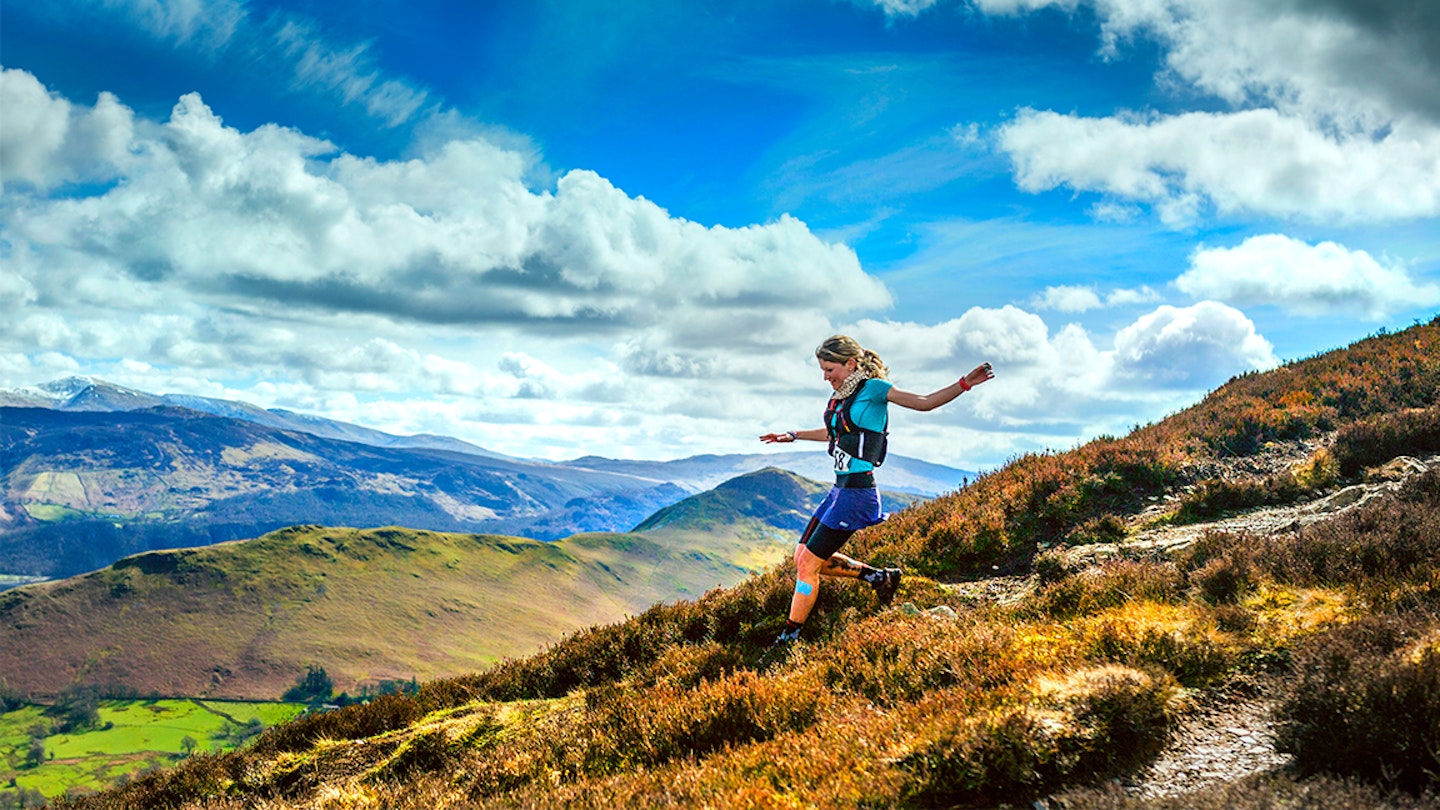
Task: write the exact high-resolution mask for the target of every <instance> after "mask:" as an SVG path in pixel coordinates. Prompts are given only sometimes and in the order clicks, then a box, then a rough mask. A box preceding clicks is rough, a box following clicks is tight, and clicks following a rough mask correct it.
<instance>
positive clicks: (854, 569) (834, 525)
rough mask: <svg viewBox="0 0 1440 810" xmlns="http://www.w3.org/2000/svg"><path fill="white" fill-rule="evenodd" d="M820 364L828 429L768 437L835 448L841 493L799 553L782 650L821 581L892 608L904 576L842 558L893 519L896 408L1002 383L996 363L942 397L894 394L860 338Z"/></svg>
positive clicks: (823, 347) (824, 351) (918, 406)
mask: <svg viewBox="0 0 1440 810" xmlns="http://www.w3.org/2000/svg"><path fill="white" fill-rule="evenodd" d="M815 358H816V359H817V360H819V361H820V371H821V372H822V373H823V374H824V375H825V381H826V382H828V383H830V387H831V388H833V389H834V393H832V394H831V395H830V402H829V404H828V405H827V407H826V408H825V427H823V428H812V429H810V430H791V431H786V432H785V433H766V434H765V435H764V436H761V437H760V441H762V442H765V443H766V444H773V443H776V442H781V443H784V442H794V441H799V440H801V439H805V440H808V441H817V442H828V443H829V447H830V455H831V456H832V457H833V458H834V459H835V486H834V488H832V489H831V490H830V494H829V495H827V496H826V497H825V501H824V502H823V503H821V504H820V508H819V509H817V510H815V516H814V517H812V518H810V524H809V525H808V526H806V527H805V531H804V533H802V534H801V535H800V543H799V545H797V546H796V547H795V595H794V596H793V597H791V599H790V617H789V619H788V620H786V622H785V630H784V631H783V632H781V633H780V636H779V637H778V638H776V639H775V643H776V644H786V643H789V642H792V641H795V640H796V639H798V638H799V637H800V628H802V627H804V626H805V619H806V618H807V617H809V615H810V610H811V608H813V607H814V606H815V599H816V598H817V596H818V592H819V588H820V578H821V577H837V578H845V579H860V580H863V581H864V582H866V583H868V584H869V585H870V587H872V588H874V589H875V594H876V596H878V597H879V599H880V604H882V605H887V604H889V603H890V600H891V599H892V598H893V597H894V596H895V591H896V590H897V589H898V588H899V587H900V569H898V568H872V567H871V566H869V565H866V564H865V563H862V562H857V561H856V560H853V559H851V558H849V557H847V556H845V555H844V554H841V553H840V547H841V546H843V545H845V541H847V540H849V539H850V535H852V534H854V533H855V532H857V531H859V530H861V529H863V528H865V527H866V526H873V525H875V524H876V523H879V522H880V521H882V520H884V519H885V516H884V515H883V514H881V512H880V493H879V491H878V490H876V488H875V473H874V470H875V468H876V467H878V466H880V464H882V463H883V462H884V460H885V449H886V448H885V444H886V428H887V427H888V424H889V415H888V410H887V408H888V405H889V403H892V402H893V403H895V404H896V405H899V406H900V407H902V408H910V409H911V410H916V411H932V410H934V409H936V408H938V407H940V406H941V405H944V404H946V403H947V402H950V401H951V400H953V399H955V398H956V397H958V396H960V395H961V394H963V393H965V392H966V391H969V390H970V389H971V388H974V387H975V386H977V385H979V384H981V383H983V382H985V381H986V380H989V379H991V378H993V377H994V376H995V372H994V371H992V370H991V368H990V364H989V363H982V364H980V365H979V366H976V367H975V369H974V370H973V371H971V372H970V373H969V374H966V375H965V376H964V377H961V378H960V379H959V380H956V381H955V382H953V383H951V384H950V385H947V386H945V387H944V388H941V389H940V390H939V391H936V392H934V393H933V394H928V395H920V394H912V393H910V392H909V391H902V390H900V389H899V388H896V387H894V386H893V385H892V384H891V383H890V381H889V380H887V379H886V375H887V373H888V372H889V369H887V368H886V367H885V363H883V362H882V361H881V360H880V356H879V355H877V354H876V353H875V352H872V351H870V350H869V349H866V348H864V347H862V346H861V345H860V344H859V343H857V342H856V341H855V340H854V339H853V338H850V337H846V336H844V335H836V336H834V337H832V338H830V339H828V340H826V341H825V342H824V343H822V344H820V348H818V349H816V350H815Z"/></svg>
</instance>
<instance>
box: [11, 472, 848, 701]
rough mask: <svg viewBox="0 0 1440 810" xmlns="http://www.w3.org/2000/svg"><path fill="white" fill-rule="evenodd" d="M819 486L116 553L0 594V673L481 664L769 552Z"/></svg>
mask: <svg viewBox="0 0 1440 810" xmlns="http://www.w3.org/2000/svg"><path fill="white" fill-rule="evenodd" d="M824 492H825V487H824V486H823V485H821V484H818V483H816V482H813V481H809V480H807V479H804V478H801V477H799V476H797V475H794V474H793V473H789V472H785V471H782V470H778V469H773V468H771V469H766V470H761V471H759V472H756V473H751V474H749V475H746V476H742V477H741V478H738V479H735V480H733V481H730V482H725V483H722V484H721V486H719V487H716V488H715V489H714V490H711V491H708V492H704V493H701V494H698V495H693V496H690V497H689V498H686V499H684V500H682V501H680V502H678V503H676V504H673V505H671V506H670V507H668V508H667V509H665V510H662V511H661V512H660V513H659V514H657V515H656V516H655V517H654V518H652V519H651V520H649V521H647V522H646V526H645V527H642V528H641V529H640V530H637V531H636V532H633V533H622V534H616V533H595V534H582V535H577V536H574V537H570V538H567V539H565V540H561V541H557V542H551V543H543V542H539V541H535V540H527V539H522V538H514V537H499V536H494V535H471V534H452V533H437V532H423V531H414V530H410V529H398V528H393V527H391V528H381V529H369V530H358V529H333V528H325V527H321V526H295V527H290V528H287V529H284V530H281V531H277V532H274V533H271V534H267V535H265V536H263V537H260V538H258V539H254V540H247V541H243V542H237V543H224V544H221V545H216V546H211V547H208V548H199V549H183V550H172V551H154V552H149V553H145V554H139V555H136V556H132V557H126V558H125V559H122V560H120V561H118V562H116V563H115V564H114V565H112V566H110V567H108V568H105V569H103V570H100V571H95V572H93V573H89V574H84V575H81V576H77V577H73V578H70V579H66V580H63V581H60V582H47V583H41V584H36V585H30V586H27V587H23V588H16V589H14V590H11V591H7V592H5V593H0V683H5V684H7V685H8V686H9V688H11V689H13V690H15V691H17V692H19V693H21V694H26V695H31V696H33V697H37V698H39V697H44V696H51V695H54V694H55V693H56V692H58V691H59V690H60V689H62V688H64V687H65V686H68V685H72V684H76V683H84V684H96V685H99V686H102V687H106V688H110V689H118V690H123V691H127V692H128V691H135V692H139V693H141V694H161V695H174V696H207V697H229V698H258V699H273V698H276V697H278V696H279V695H280V694H281V693H282V692H284V691H285V689H286V688H287V687H289V686H290V685H292V684H293V683H294V681H295V679H296V677H297V676H298V675H299V674H301V673H303V672H304V671H305V668H306V667H307V666H310V665H319V666H322V667H324V668H325V669H326V671H327V673H328V674H329V675H330V676H331V677H332V678H333V679H334V680H335V683H336V685H337V688H339V689H345V690H350V691H352V692H353V691H355V690H356V689H357V688H358V687H360V686H363V685H365V684H374V683H376V682H378V681H381V680H387V679H388V680H393V679H409V678H412V677H418V678H419V679H421V680H428V679H431V678H436V677H443V676H447V675H458V674H461V673H465V672H470V671H473V670H475V669H478V668H483V667H485V666H488V665H490V664H493V663H495V662H496V661H499V660H500V659H502V658H514V657H519V656H523V655H527V654H530V653H533V652H535V651H537V650H539V649H540V648H541V647H543V646H545V645H546V644H550V643H554V642H557V641H559V640H560V639H561V638H563V637H564V636H565V635H567V634H569V633H571V632H574V631H576V630H579V629H581V628H583V627H587V626H590V625H593V624H608V623H610V622H615V621H619V620H621V619H623V618H625V617H626V616H627V615H637V614H639V613H641V612H643V611H644V610H646V609H647V608H649V607H650V606H651V605H653V604H655V603H657V602H670V601H675V600H677V599H693V598H696V597H698V596H700V595H701V594H703V593H704V592H706V591H708V590H710V589H712V588H715V587H722V586H730V585H734V584H735V583H737V582H739V581H740V580H741V579H743V578H745V577H746V576H749V575H750V574H751V573H753V572H755V571H759V570H762V569H765V568H769V567H771V566H774V565H776V564H777V563H780V562H782V561H783V560H784V559H785V558H786V557H787V555H788V554H789V551H790V549H791V548H792V545H791V544H792V543H793V542H794V539H795V529H797V528H798V527H799V525H802V524H803V523H804V520H805V517H806V516H808V514H809V512H810V511H811V510H812V509H814V507H815V505H816V504H817V503H818V502H819V500H820V498H821V497H822V496H823V494H824Z"/></svg>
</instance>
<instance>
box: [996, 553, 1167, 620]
mask: <svg viewBox="0 0 1440 810" xmlns="http://www.w3.org/2000/svg"><path fill="white" fill-rule="evenodd" d="M1184 586H1185V580H1184V577H1183V576H1182V575H1181V573H1180V571H1179V569H1178V568H1176V567H1175V565H1174V564H1173V563H1169V562H1163V563H1157V562H1137V561H1134V560H1123V559H1117V560H1109V561H1107V562H1105V563H1104V564H1102V565H1101V566H1099V567H1098V568H1091V569H1089V570H1086V571H1082V572H1080V573H1079V574H1076V575H1074V576H1071V577H1067V578H1065V579H1063V580H1060V581H1059V582H1054V583H1051V584H1049V585H1046V586H1044V587H1043V588H1041V590H1040V591H1039V592H1038V593H1037V594H1036V595H1035V596H1033V597H1031V598H1030V599H1029V600H1028V601H1027V603H1026V606H1025V607H1026V609H1027V611H1029V612H1034V613H1038V614H1039V615H1044V616H1051V617H1055V618H1064V617H1071V616H1083V615H1087V614H1091V613H1096V612H1099V611H1102V610H1105V609H1107V608H1112V607H1117V606H1119V605H1123V604H1125V603H1126V602H1129V601H1131V600H1148V601H1155V602H1173V601H1176V600H1179V599H1180V598H1181V596H1182V595H1183V593H1184Z"/></svg>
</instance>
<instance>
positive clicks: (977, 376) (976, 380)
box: [960, 363, 995, 390]
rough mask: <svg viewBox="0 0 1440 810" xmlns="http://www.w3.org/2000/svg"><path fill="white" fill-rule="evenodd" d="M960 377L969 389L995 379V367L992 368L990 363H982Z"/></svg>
mask: <svg viewBox="0 0 1440 810" xmlns="http://www.w3.org/2000/svg"><path fill="white" fill-rule="evenodd" d="M960 379H961V381H962V382H964V384H965V388H966V389H967V390H968V389H970V388H974V387H975V386H977V385H979V384H980V383H983V382H987V381H989V380H993V379H995V369H993V368H991V367H990V364H989V363H981V364H980V365H978V366H976V367H975V368H974V369H973V370H971V372H970V373H969V374H966V375H965V376H964V377H961V378H960Z"/></svg>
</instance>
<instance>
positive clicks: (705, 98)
mask: <svg viewBox="0 0 1440 810" xmlns="http://www.w3.org/2000/svg"><path fill="white" fill-rule="evenodd" d="M1257 6H1259V7H1257ZM1437 34H1440V11H1437V10H1436V8H1435V6H1434V4H1432V3H1427V2H1426V1H1425V0H1363V1H1362V0H1283V2H1274V3H1265V4H1255V3H1253V2H1244V1H1243V0H1172V1H1171V2H1167V3H1155V2H1149V1H1148V0H967V1H965V2H960V1H955V2H951V1H950V0H873V2H872V1H868V0H830V1H828V2H826V1H822V0H815V1H814V2H755V3H745V2H668V3H663V4H661V3H642V2H633V3H613V2H548V3H514V4H500V3H479V2H451V3H443V2H423V1H422V2H415V1H414V0H407V2H403V3H402V2H399V1H398V0H359V1H358V2H352V3H347V4H335V3H318V2H304V3H274V2H244V0H103V1H98V2H85V1H84V0H46V2H40V1H39V0H8V1H7V2H6V3H5V4H4V6H3V7H0V64H3V67H4V74H3V83H0V114H3V115H0V182H3V202H0V316H3V317H0V386H7V387H13V386H23V385H30V384H35V383H40V382H44V381H46V380H50V379H55V378H58V377H63V376H68V375H71V374H83V375H91V376H96V377H101V378H104V379H107V380H111V381H114V382H117V383H120V384H124V385H129V386H132V387H136V388H141V389H144V390H148V391H153V392H156V393H190V394H200V395H207V396H220V397H229V398H236V399H244V400H247V401H251V402H255V403H257V404H260V405H264V406H267V407H287V408H292V409H296V410H302V411H307V412H313V413H319V414H323V415H327V416H332V417H335V418H340V419H345V420H348V421H353V422H358V423H361V424H365V425H369V426H373V427H377V428H380V429H385V430H390V431H393V432H398V433H415V432H431V433H443V434H448V435H454V436H459V437H461V438H465V439H468V440H470V441H474V442H477V443H479V444H482V445H484V446H486V447H490V448H492V449H495V450H498V451H501V452H506V453H511V454H514V455H520V456H533V457H541V458H551V459H562V458H573V457H576V456H580V455H587V454H600V455H608V456H617V457H637V458H675V457H681V456H686V455H692V454H696V453H703V452H738V451H749V450H754V449H758V444H757V443H756V441H755V436H756V435H758V434H759V433H762V432H766V431H769V430H775V429H787V428H796V427H804V426H807V425H811V424H814V423H816V421H817V419H818V411H819V410H820V409H821V407H822V406H823V399H824V395H825V390H826V389H825V388H824V385H823V382H822V381H821V379H820V375H819V373H818V370H817V369H816V368H815V365H814V361H813V358H812V354H811V352H812V351H813V348H814V346H815V345H816V344H818V343H819V342H820V341H821V340H822V339H823V338H824V337H826V336H828V335H829V334H831V333H834V332H845V333H849V334H853V335H855V336H856V337H857V338H859V339H860V340H861V341H862V342H863V343H865V344H866V345H868V346H870V347H872V348H874V349H876V350H877V351H879V352H880V353H881V355H882V356H883V357H884V358H885V359H886V361H887V362H888V363H889V364H890V366H891V377H892V379H894V380H895V382H896V384H897V385H899V386H900V387H902V388H907V389H911V390H916V391H920V392H927V391H929V390H932V389H934V388H937V387H940V386H943V385H945V384H947V383H949V382H950V381H953V379H954V378H955V377H957V376H959V375H960V374H962V373H964V372H965V371H967V370H968V369H969V368H971V367H973V366H974V365H975V364H977V363H979V362H981V361H984V360H989V361H990V362H992V363H994V365H995V367H996V370H997V379H996V380H995V382H994V383H992V384H989V385H987V386H985V387H983V388H981V389H979V390H977V391H975V392H973V393H972V394H969V395H967V396H966V397H963V398H962V399H961V400H960V401H958V402H956V403H955V404H954V405H952V406H949V407H947V408H946V409H944V410H942V411H938V412H934V413H930V414H911V415H904V414H902V415H899V416H897V418H896V419H895V420H894V423H893V426H892V431H893V432H894V434H895V441H896V444H895V447H896V452H900V453H903V454H906V455H913V456H919V457H922V458H927V459H931V460H934V461H939V462H943V463H949V464H953V465H956V466H961V467H966V468H980V467H987V466H992V465H996V464H999V463H1002V462H1003V461H1004V460H1005V459H1007V458H1009V457H1012V456H1014V455H1015V454H1017V453H1023V452H1027V451H1031V450H1037V449H1042V448H1057V449H1063V448H1067V447H1070V446H1073V445H1074V444H1076V443H1077V442H1081V441H1084V440H1086V439H1089V438H1092V437H1093V436H1095V435H1098V434H1101V433H1120V432H1124V431H1125V430H1128V429H1129V428H1130V427H1131V426H1133V425H1136V424H1143V423H1145V422H1149V421H1153V420H1155V419H1158V418H1161V417H1163V416H1164V415H1166V414H1168V413H1170V412H1173V411H1175V410H1177V409H1179V408H1182V407H1184V406H1186V405H1188V404H1191V403H1193V402H1194V401H1196V400H1198V399H1199V398H1200V397H1201V396H1203V395H1204V393H1205V392H1206V391H1208V390H1210V389H1213V388H1214V387H1215V386H1217V385H1219V384H1221V383H1223V382H1224V381H1225V380H1226V379H1228V378H1229V377H1231V376H1233V375H1234V374H1238V373H1242V372H1245V371H1249V370H1253V369H1264V368H1270V367H1273V366H1274V365H1276V364H1278V363H1281V362H1284V361H1286V360H1289V359H1295V358H1299V357H1304V356H1308V355H1310V354H1314V353H1316V352H1319V351H1324V350H1327V349H1330V348H1335V347H1338V346H1341V345H1344V344H1346V343H1349V342H1351V341H1353V340H1356V339H1358V338H1360V337H1363V336H1365V335H1367V334H1370V333H1373V332H1375V331H1376V330H1378V329H1382V328H1386V329H1397V328H1403V327H1405V326H1408V325H1409V324H1411V323H1413V322H1415V321H1416V320H1426V321H1428V320H1429V319H1431V318H1432V317H1434V316H1435V314H1436V312H1437V310H1440V228H1437V222H1440V91H1437V90H1436V89H1435V88H1437V87H1440V55H1437V53H1436V51H1435V49H1434V46H1433V42H1435V41H1437V39H1436V35H1437Z"/></svg>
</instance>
